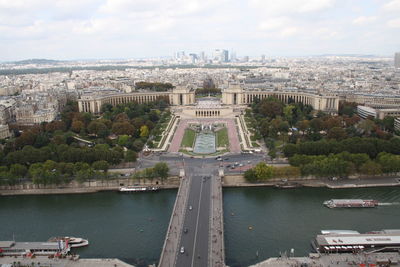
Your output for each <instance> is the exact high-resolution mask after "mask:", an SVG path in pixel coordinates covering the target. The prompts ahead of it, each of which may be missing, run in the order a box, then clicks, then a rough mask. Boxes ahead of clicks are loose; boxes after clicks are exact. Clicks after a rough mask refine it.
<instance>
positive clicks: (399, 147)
mask: <svg viewBox="0 0 400 267" xmlns="http://www.w3.org/2000/svg"><path fill="white" fill-rule="evenodd" d="M344 151H347V152H350V153H365V154H367V155H368V156H369V157H370V158H372V159H373V158H376V156H377V155H378V154H379V153H381V152H387V153H391V154H400V138H397V137H393V138H391V139H390V140H383V139H379V138H362V137H353V138H347V139H344V140H341V141H336V140H325V139H324V140H320V141H315V142H301V143H298V144H286V145H285V146H284V148H283V152H284V155H285V156H286V157H292V156H294V155H295V154H300V155H329V154H338V153H341V152H344Z"/></svg>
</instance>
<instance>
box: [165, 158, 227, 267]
mask: <svg viewBox="0 0 400 267" xmlns="http://www.w3.org/2000/svg"><path fill="white" fill-rule="evenodd" d="M193 163H196V162H193ZM193 163H192V164H190V166H185V174H186V175H185V176H184V177H183V178H182V179H181V184H180V187H179V190H178V194H177V197H176V201H175V205H174V209H173V213H172V215H171V219H170V223H169V226H168V232H167V235H166V237H165V241H164V246H163V250H162V253H161V257H160V262H159V265H158V266H159V267H172V266H176V267H206V266H209V267H224V266H225V253H224V230H223V212H222V187H221V178H220V177H219V176H218V168H217V167H216V166H215V165H212V164H207V163H206V162H205V161H202V160H200V159H199V161H198V162H197V164H193Z"/></svg>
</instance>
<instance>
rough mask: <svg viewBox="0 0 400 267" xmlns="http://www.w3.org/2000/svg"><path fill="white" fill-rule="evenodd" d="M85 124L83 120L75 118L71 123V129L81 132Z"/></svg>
mask: <svg viewBox="0 0 400 267" xmlns="http://www.w3.org/2000/svg"><path fill="white" fill-rule="evenodd" d="M84 127H85V125H84V124H83V122H81V121H79V120H73V121H72V124H71V130H72V131H74V132H75V133H80V132H81V131H82V129H84Z"/></svg>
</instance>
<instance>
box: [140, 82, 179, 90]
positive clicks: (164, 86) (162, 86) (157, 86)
mask: <svg viewBox="0 0 400 267" xmlns="http://www.w3.org/2000/svg"><path fill="white" fill-rule="evenodd" d="M135 87H136V89H145V90H152V91H156V92H164V91H168V90H171V89H172V88H174V86H173V85H172V84H171V83H158V82H155V83H151V82H137V83H136V84H135Z"/></svg>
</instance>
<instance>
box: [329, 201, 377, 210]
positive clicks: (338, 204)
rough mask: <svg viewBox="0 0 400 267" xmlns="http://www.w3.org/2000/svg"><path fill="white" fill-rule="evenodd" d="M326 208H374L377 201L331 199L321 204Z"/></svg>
mask: <svg viewBox="0 0 400 267" xmlns="http://www.w3.org/2000/svg"><path fill="white" fill-rule="evenodd" d="M323 204H324V205H325V206H326V207H328V208H374V207H376V206H378V201H377V200H373V199H331V200H327V201H324V203H323Z"/></svg>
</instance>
